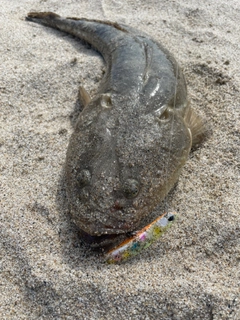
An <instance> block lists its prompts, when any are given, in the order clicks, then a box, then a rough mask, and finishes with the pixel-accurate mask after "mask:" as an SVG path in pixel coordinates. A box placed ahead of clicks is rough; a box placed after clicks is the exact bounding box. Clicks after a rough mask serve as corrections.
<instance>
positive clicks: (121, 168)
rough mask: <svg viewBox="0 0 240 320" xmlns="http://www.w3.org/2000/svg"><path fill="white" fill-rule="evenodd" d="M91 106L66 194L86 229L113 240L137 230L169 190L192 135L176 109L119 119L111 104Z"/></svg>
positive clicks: (71, 160) (72, 155)
mask: <svg viewBox="0 0 240 320" xmlns="http://www.w3.org/2000/svg"><path fill="white" fill-rule="evenodd" d="M95 103H96V102H95ZM86 108H88V109H86V110H85V111H84V112H83V114H82V115H81V116H80V118H79V121H78V124H77V126H76V129H75V131H74V133H73V135H72V137H71V140H70V143H69V148H68V152H67V160H66V183H67V196H68V200H69V204H70V210H71V215H72V218H73V221H74V222H75V223H76V225H77V226H78V227H79V228H80V229H81V230H82V231H83V233H85V234H87V235H89V236H90V237H94V238H98V239H102V238H105V237H106V236H107V237H110V238H111V237H112V236H114V235H122V234H126V233H127V232H130V231H133V230H136V228H137V227H138V226H139V224H140V223H141V221H142V220H143V219H144V218H145V217H146V216H147V215H148V214H149V213H151V211H152V210H153V209H154V208H155V207H156V205H157V204H158V203H159V202H160V201H161V200H162V199H163V198H164V197H165V195H166V194H167V193H168V192H169V190H170V189H171V187H172V186H173V185H174V183H175V182H176V181H177V179H178V176H179V172H180V169H181V168H182V166H183V165H184V163H185V161H186V159H187V156H188V153H189V150H190V147H191V134H190V132H189V130H188V128H187V127H186V125H185V122H184V120H183V118H182V116H181V115H180V114H178V113H176V114H175V113H174V112H173V111H171V110H168V111H166V110H165V111H164V112H162V113H161V115H159V113H152V112H151V113H149V114H143V115H135V116H133V117H131V118H130V119H129V118H126V119H125V120H124V119H123V118H124V117H121V122H120V120H119V119H118V118H117V117H116V115H115V114H114V111H112V110H111V108H106V109H104V110H102V109H101V108H96V107H94V105H93V106H92V107H91V106H89V107H86Z"/></svg>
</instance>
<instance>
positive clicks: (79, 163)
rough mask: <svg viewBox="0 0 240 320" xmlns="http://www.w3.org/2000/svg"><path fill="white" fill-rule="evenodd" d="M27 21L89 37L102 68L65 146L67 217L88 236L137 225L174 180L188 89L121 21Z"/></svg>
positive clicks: (187, 133)
mask: <svg viewBox="0 0 240 320" xmlns="http://www.w3.org/2000/svg"><path fill="white" fill-rule="evenodd" d="M27 19H28V20H31V21H34V22H39V23H41V24H45V25H48V26H51V27H54V28H57V29H59V30H62V31H66V32H68V33H70V34H72V35H75V36H77V37H79V38H81V39H83V40H85V41H87V42H89V43H90V44H91V45H92V46H93V47H94V48H96V49H97V50H98V51H99V52H100V53H101V54H102V56H103V58H104V60H105V62H106V65H107V67H106V73H105V76H104V78H103V80H102V82H101V85H100V88H99V90H98V94H97V95H96V96H95V97H94V98H93V99H92V100H91V101H90V103H89V104H88V105H87V106H85V108H84V110H83V111H82V113H81V114H80V116H79V119H78V121H77V124H76V128H75V131H74V133H73V134H72V136H71V139H70V143H69V147H68V151H67V159H66V185H67V196H68V200H69V204H70V208H71V215H72V218H73V220H74V222H75V223H76V225H77V226H78V227H79V228H80V229H82V230H83V231H85V232H86V233H87V234H90V235H92V236H100V235H104V234H123V233H126V232H129V231H133V230H136V229H137V228H138V226H139V224H140V222H141V221H142V219H143V218H144V217H146V216H147V215H148V214H149V213H150V212H151V211H152V210H153V209H154V208H155V207H156V205H157V204H158V203H159V202H160V201H161V200H162V199H163V198H164V197H165V196H166V194H167V193H168V192H169V190H170V189H171V188H172V187H173V185H174V184H175V183H176V181H177V179H178V177H179V173H180V170H181V168H182V167H183V165H184V163H185V161H186V159H187V157H188V154H189V151H190V149H191V144H192V138H191V130H190V129H189V128H188V126H187V124H186V121H185V120H184V117H185V113H186V112H187V110H188V108H189V106H188V103H187V90H186V84H185V80H184V77H183V74H182V72H181V70H180V68H179V66H178V64H177V62H176V61H175V59H174V58H173V56H172V55H171V54H170V53H169V52H168V51H167V50H166V49H165V48H163V47H162V45H161V44H159V43H157V42H156V41H154V40H153V39H151V38H150V37H148V36H147V35H145V34H143V33H140V32H138V31H137V30H135V29H133V28H130V27H128V26H125V25H119V24H116V23H110V22H102V21H95V20H86V19H75V18H67V19H63V18H61V17H59V16H57V15H55V14H51V13H30V14H29V15H28V18H27Z"/></svg>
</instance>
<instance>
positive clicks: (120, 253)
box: [105, 212, 176, 263]
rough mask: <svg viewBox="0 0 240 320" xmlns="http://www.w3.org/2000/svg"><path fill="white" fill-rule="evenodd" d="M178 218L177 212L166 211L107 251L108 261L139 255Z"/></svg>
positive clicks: (117, 260)
mask: <svg viewBox="0 0 240 320" xmlns="http://www.w3.org/2000/svg"><path fill="white" fill-rule="evenodd" d="M175 218H176V212H169V213H165V214H163V215H162V216H160V217H158V218H157V219H156V220H154V221H153V222H152V223H150V224H149V225H147V226H146V227H144V228H143V229H141V230H140V231H138V232H137V233H136V234H135V235H134V236H133V237H131V238H129V239H127V240H124V241H123V242H122V243H121V244H120V245H118V246H117V247H115V248H114V249H112V250H110V251H109V252H107V254H106V255H105V260H106V262H107V263H118V262H122V261H124V260H127V259H129V258H131V257H133V256H135V255H137V254H138V253H139V252H140V251H142V250H143V249H146V248H148V247H149V246H150V245H151V244H152V243H153V242H154V241H155V240H156V239H158V238H159V237H161V235H162V234H163V233H164V232H165V231H166V230H167V229H168V228H169V227H170V226H171V224H172V222H173V221H174V220H175Z"/></svg>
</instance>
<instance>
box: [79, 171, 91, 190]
mask: <svg viewBox="0 0 240 320" xmlns="http://www.w3.org/2000/svg"><path fill="white" fill-rule="evenodd" d="M77 181H78V183H79V185H80V186H81V187H84V186H86V185H88V184H89V183H90V181H91V173H90V171H89V170H87V169H83V170H81V171H80V172H79V173H78V175H77Z"/></svg>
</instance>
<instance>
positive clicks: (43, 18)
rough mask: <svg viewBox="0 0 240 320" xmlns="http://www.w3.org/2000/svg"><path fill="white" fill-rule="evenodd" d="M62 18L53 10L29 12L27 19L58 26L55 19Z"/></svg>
mask: <svg viewBox="0 0 240 320" xmlns="http://www.w3.org/2000/svg"><path fill="white" fill-rule="evenodd" d="M59 18H61V17H60V16H59V15H58V14H56V13H53V12H29V13H28V15H27V17H26V20H28V21H33V22H37V23H40V24H44V25H47V26H51V27H56V24H55V23H54V21H55V20H58V19H59Z"/></svg>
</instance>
